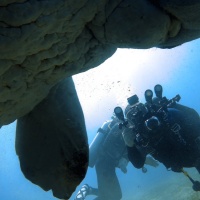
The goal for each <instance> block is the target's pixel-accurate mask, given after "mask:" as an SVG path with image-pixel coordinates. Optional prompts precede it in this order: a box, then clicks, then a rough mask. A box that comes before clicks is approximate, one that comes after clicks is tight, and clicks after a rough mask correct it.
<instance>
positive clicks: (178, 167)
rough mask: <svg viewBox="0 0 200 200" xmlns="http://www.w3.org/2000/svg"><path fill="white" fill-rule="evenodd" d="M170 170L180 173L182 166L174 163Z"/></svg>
mask: <svg viewBox="0 0 200 200" xmlns="http://www.w3.org/2000/svg"><path fill="white" fill-rule="evenodd" d="M171 170H172V171H173V172H178V173H180V172H182V167H180V166H178V165H174V166H173V167H171Z"/></svg>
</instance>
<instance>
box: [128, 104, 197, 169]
mask: <svg viewBox="0 0 200 200" xmlns="http://www.w3.org/2000/svg"><path fill="white" fill-rule="evenodd" d="M168 122H169V123H168V124H169V126H166V124H165V125H161V126H160V128H159V130H157V132H156V134H153V133H152V135H150V134H151V133H150V134H149V140H148V145H146V146H143V145H139V144H138V145H135V146H134V147H127V150H128V157H129V160H130V162H131V163H132V164H133V165H134V166H135V167H136V168H141V167H142V166H143V165H144V162H145V157H146V155H147V154H149V153H150V154H151V155H152V156H153V157H154V158H155V159H156V160H158V161H159V162H161V163H163V164H164V165H165V166H166V168H171V169H172V170H173V171H180V169H181V168H182V167H196V168H197V170H198V171H199V172H200V162H199V158H200V151H199V148H198V144H197V143H196V138H197V137H198V136H200V119H199V115H198V114H197V113H196V111H194V110H193V109H190V108H187V107H185V106H182V105H177V106H176V107H175V108H169V109H168ZM175 124H176V125H175ZM174 125H175V127H177V125H180V130H179V131H178V132H176V131H172V130H171V129H173V127H174ZM180 136H181V137H180Z"/></svg>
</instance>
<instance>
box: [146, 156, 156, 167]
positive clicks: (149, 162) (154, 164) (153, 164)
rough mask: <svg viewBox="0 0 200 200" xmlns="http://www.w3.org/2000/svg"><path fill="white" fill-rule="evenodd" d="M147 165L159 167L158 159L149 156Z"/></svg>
mask: <svg viewBox="0 0 200 200" xmlns="http://www.w3.org/2000/svg"><path fill="white" fill-rule="evenodd" d="M145 164H146V165H150V166H152V167H158V165H159V164H158V161H156V160H154V159H153V158H152V157H150V156H148V157H146V160H145Z"/></svg>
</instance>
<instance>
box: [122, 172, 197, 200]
mask: <svg viewBox="0 0 200 200" xmlns="http://www.w3.org/2000/svg"><path fill="white" fill-rule="evenodd" d="M186 171H187V172H188V173H189V174H190V176H191V177H192V178H193V179H194V180H198V181H200V175H199V174H198V172H197V171H196V170H193V169H187V170H186ZM192 185H193V184H192V183H191V182H190V180H189V179H188V177H186V176H185V175H183V174H182V173H174V176H172V177H170V178H169V179H165V180H163V181H162V182H161V183H159V184H157V185H156V184H155V185H153V186H150V187H149V188H145V189H143V190H142V189H141V192H139V193H138V192H137V193H135V194H134V195H133V192H131V194H130V193H129V194H127V193H126V194H124V195H123V199H122V200H200V192H195V191H194V190H193V189H192Z"/></svg>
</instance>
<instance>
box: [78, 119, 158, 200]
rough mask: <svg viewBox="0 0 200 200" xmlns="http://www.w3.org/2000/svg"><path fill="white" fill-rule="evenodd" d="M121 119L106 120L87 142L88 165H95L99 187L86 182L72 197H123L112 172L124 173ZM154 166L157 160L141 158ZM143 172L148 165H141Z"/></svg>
mask: <svg viewBox="0 0 200 200" xmlns="http://www.w3.org/2000/svg"><path fill="white" fill-rule="evenodd" d="M119 123H120V120H119V119H118V118H117V117H115V116H113V117H112V120H109V121H106V122H105V123H104V124H103V125H102V126H101V128H99V129H98V131H97V134H96V136H95V138H94V140H93V141H92V143H91V144H90V146H89V167H91V168H93V167H94V166H95V170H96V174H97V183H98V188H93V187H90V186H89V185H88V184H85V185H83V186H82V187H81V189H80V191H79V192H78V193H77V195H76V198H75V200H84V199H85V198H86V196H87V195H95V196H96V197H95V198H94V199H95V200H120V199H121V198H122V191H121V187H120V184H119V181H118V178H117V175H116V172H115V169H116V168H119V169H121V171H122V172H123V173H127V168H126V167H127V164H128V162H129V161H128V155H127V149H126V145H125V143H124V140H123V137H122V130H120V129H119ZM144 162H145V164H148V165H150V166H153V167H157V166H158V162H157V161H155V160H154V159H153V158H152V157H150V156H149V157H147V159H146V160H145V161H144ZM142 171H143V172H144V173H146V171H147V169H146V168H145V167H143V168H142Z"/></svg>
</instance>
